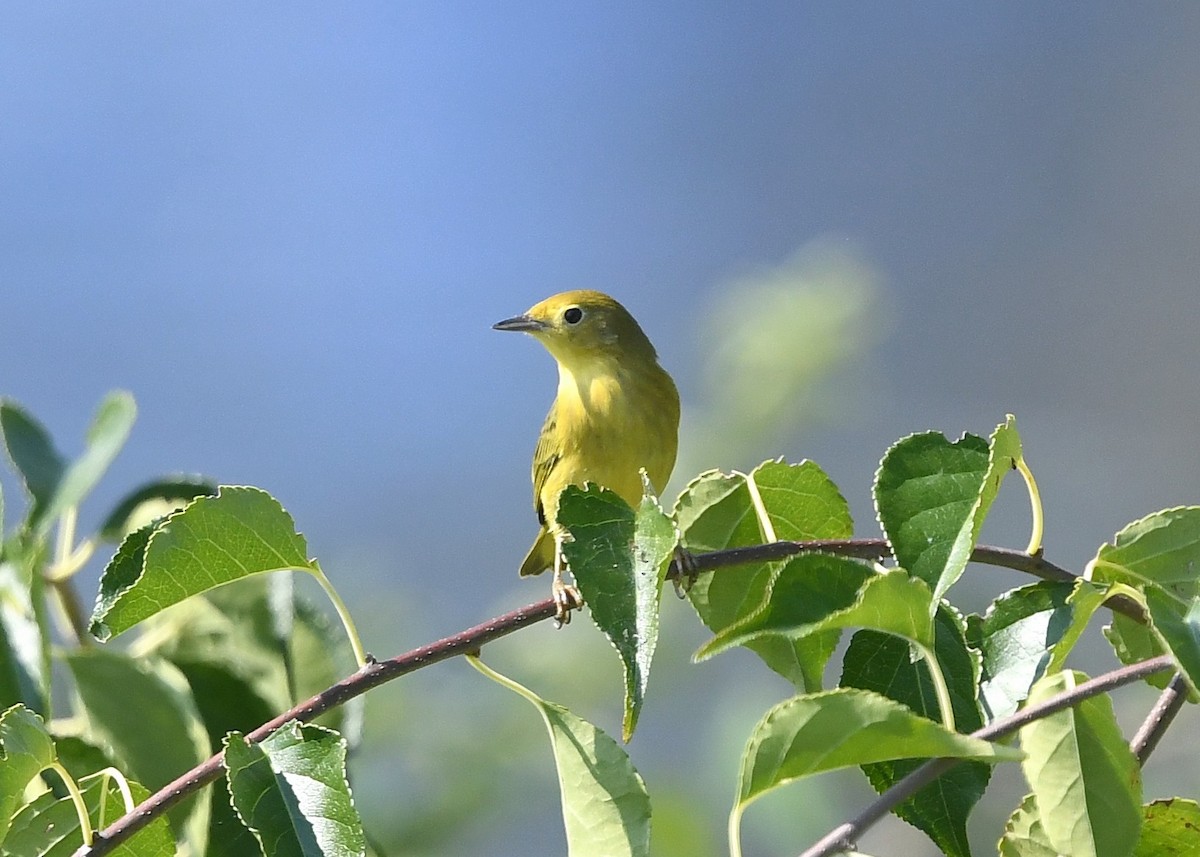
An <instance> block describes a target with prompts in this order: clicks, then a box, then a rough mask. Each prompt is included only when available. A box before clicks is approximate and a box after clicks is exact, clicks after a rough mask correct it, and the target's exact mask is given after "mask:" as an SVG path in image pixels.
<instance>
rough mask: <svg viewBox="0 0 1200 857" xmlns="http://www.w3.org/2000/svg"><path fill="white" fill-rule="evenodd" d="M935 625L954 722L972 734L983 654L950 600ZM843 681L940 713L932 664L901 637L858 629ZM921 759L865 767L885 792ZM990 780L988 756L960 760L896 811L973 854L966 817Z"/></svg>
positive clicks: (954, 848)
mask: <svg viewBox="0 0 1200 857" xmlns="http://www.w3.org/2000/svg"><path fill="white" fill-rule="evenodd" d="M935 631H936V634H935V643H934V652H935V655H936V657H937V661H938V663H939V664H940V665H941V669H942V672H943V674H944V675H945V677H946V684H947V686H948V688H949V690H950V698H951V704H952V707H953V709H954V722H955V726H956V728H957V730H958V731H959V732H964V733H965V732H973V731H975V730H976V729H978V728H980V727H981V726H983V718H982V716H981V715H980V712H979V706H978V705H977V704H976V702H975V699H976V693H977V688H978V681H979V667H978V663H977V659H976V656H975V655H974V654H973V653H972V652H971V651H970V650H968V649H967V644H966V639H965V636H964V628H963V621H962V618H961V617H960V616H959V615H958V613H957V612H955V611H954V610H953V608H951V607H949V606H948V605H946V604H943V605H942V606H941V608H940V609H939V610H938V613H937V616H936V617H935ZM841 684H842V686H843V687H853V688H858V689H860V690H870V691H874V692H876V693H879V694H882V695H883V696H886V697H887V698H888V699H893V700H895V701H896V702H899V703H902V704H903V705H905V706H906V707H907V708H909V710H911V711H913V712H914V713H916V714H920V715H922V716H924V717H928V718H930V719H931V720H936V719H938V718H939V717H940V710H939V707H938V701H937V694H936V692H935V690H934V687H933V684H932V681H931V678H930V675H929V668H928V665H927V664H926V663H925V662H924V661H914V660H913V658H912V655H911V649H910V647H909V645H908V644H907V643H906V642H905V641H904V640H902V639H900V638H899V637H894V636H891V635H889V634H883V633H880V632H878V631H859V632H858V633H856V634H855V635H854V637H853V638H852V639H851V640H850V647H849V648H848V649H847V650H846V657H845V659H844V660H843V671H842V681H841ZM920 764H921V763H920V762H919V761H916V760H913V759H901V760H897V761H887V762H875V763H873V764H870V765H864V766H863V772H864V773H865V774H866V775H867V778H868V779H869V780H870V781H871V785H872V786H873V787H874V789H875V790H876V791H877V792H880V793H882V792H884V791H886V790H887V789H889V788H891V787H892V786H893V785H895V784H896V783H897V782H899V781H900V780H901V779H903V778H904V777H905V776H907V775H908V774H910V773H912V772H913V771H914V770H916V769H917V768H918V767H920ZM990 778H991V768H990V767H989V766H988V765H986V764H984V763H982V762H966V763H964V764H961V765H956V766H955V767H953V768H951V769H950V770H949V771H947V772H946V773H944V774H942V775H941V776H940V777H938V778H937V779H936V780H934V781H933V782H932V783H930V784H929V785H927V786H925V787H924V788H923V789H921V790H920V791H919V792H917V793H916V794H915V795H913V796H912V797H910V798H908V799H907V800H905V801H903V802H902V803H900V804H898V805H897V806H896V808H895V809H894V810H893V812H895V813H896V815H898V816H899V817H900V818H903V819H904V820H905V821H907V822H908V823H909V824H911V825H913V826H914V827H916V828H918V829H919V830H922V831H924V832H925V833H926V834H927V835H928V836H929V838H930V839H932V840H933V841H934V842H935V843H937V845H938V847H939V848H940V849H941V850H942V853H943V854H947V855H951V857H958V855H969V854H970V853H971V849H970V845H969V843H968V840H967V818H968V816H969V815H970V814H971V810H972V809H973V808H974V806H975V804H976V803H978V802H979V799H980V798H981V797H982V796H983V792H984V789H985V788H987V784H988V780H989V779H990Z"/></svg>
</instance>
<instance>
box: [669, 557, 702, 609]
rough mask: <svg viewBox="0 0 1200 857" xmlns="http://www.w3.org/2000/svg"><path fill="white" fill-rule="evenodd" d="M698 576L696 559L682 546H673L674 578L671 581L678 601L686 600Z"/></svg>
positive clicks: (698, 570)
mask: <svg viewBox="0 0 1200 857" xmlns="http://www.w3.org/2000/svg"><path fill="white" fill-rule="evenodd" d="M699 576H700V569H699V568H698V567H697V566H696V558H695V557H693V556H692V554H691V551H689V550H688V549H687V548H685V547H684V546H683V545H675V577H674V578H672V580H671V584H672V585H673V586H674V587H675V595H676V596H677V597H679V598H680V599H684V598H687V596H688V593H689V592H691V591H692V586H693V585H694V584H695V583H696V578H697V577H699Z"/></svg>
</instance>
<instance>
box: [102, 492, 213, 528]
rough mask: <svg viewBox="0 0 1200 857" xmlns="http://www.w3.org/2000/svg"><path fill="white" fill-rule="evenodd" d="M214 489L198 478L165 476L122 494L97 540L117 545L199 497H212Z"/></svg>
mask: <svg viewBox="0 0 1200 857" xmlns="http://www.w3.org/2000/svg"><path fill="white" fill-rule="evenodd" d="M216 493H217V486H216V485H215V484H213V483H212V482H210V481H209V480H207V479H204V478H203V477H200V476H165V477H163V478H161V479H155V480H153V481H152V482H147V483H146V484H145V485H141V486H139V487H137V488H135V489H134V490H133V491H130V492H129V493H128V494H126V495H125V496H124V497H123V498H121V500H120V501H119V502H118V503H117V505H116V506H115V507H114V508H113V510H112V511H111V512H109V513H108V517H107V518H105V519H104V523H102V524H101V525H100V538H102V539H104V540H105V541H109V542H119V541H121V539H123V538H125V537H126V536H127V535H129V534H130V533H132V532H135V531H137V530H140V529H141V528H142V527H144V526H146V525H147V524H151V523H153V522H154V521H156V520H158V519H159V518H165V517H166V516H167V515H169V514H171V513H172V512H174V511H177V510H178V509H181V508H182V507H183V506H185V505H186V504H187V502H188V501H189V500H192V499H194V498H196V497H199V496H201V495H209V494H216Z"/></svg>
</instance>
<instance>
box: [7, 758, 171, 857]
mask: <svg viewBox="0 0 1200 857" xmlns="http://www.w3.org/2000/svg"><path fill="white" fill-rule="evenodd" d="M79 786H80V788H81V790H82V792H83V802H84V806H86V807H87V809H88V815H89V816H90V818H91V823H92V829H93V830H100V829H102V828H104V827H107V826H108V825H110V824H112V823H113V822H114V821H116V820H117V819H118V818H120V817H121V816H122V815H124V814H125V802H124V798H123V797H122V795H121V791H120V788H119V787H118V785H117V783H116V781H115V780H113V779H112V778H110V777H108V776H106V775H103V774H97V775H94V776H91V777H87V778H85V779H83V780H81V781H80V783H79ZM129 791H130V796H131V797H132V799H133V802H134V803H135V804H136V803H141V802H142V801H144V800H146V798H148V797H149V796H150V792H149V791H147V790H146V789H145V788H144V787H142V786H141V785H140V784H138V783H136V782H133V781H132V780H131V781H129ZM102 795H103V797H104V801H103V806H104V816H103V818H101V815H100V807H101V796H102ZM82 843H83V834H82V831H81V830H80V827H79V816H78V815H77V814H76V810H75V805H74V804H73V803H72V802H71V799H70V798H56V797H55V795H54V793H53V792H44V793H43V794H42V795H41V796H40V797H38V798H37V799H36V800H34V801H33V803H30V804H27V805H26V806H25V807H24V808H23V809H22V810H21V811H20V812H19V813H18V814H17V817H16V818H14V819H13V827H12V831H11V832H10V833H9V836H8V838H7V839H5V840H4V843H3V852H4V854H5V855H13V857H70V855H71V854H73V853H74V852H75V850H76V849H77V848H79V847H80V845H82ZM109 853H110V854H114V855H117V857H174V855H175V854H176V853H177V849H176V845H175V841H174V839H173V838H172V836H171V828H170V826H169V825H168V824H167V820H166V819H165V818H163V817H159V818H156V819H154V820H153V821H151V822H150V823H149V824H148V825H147V826H146V827H144V828H142V829H141V830H139V831H138V832H137V833H135V834H133V836H132V837H130V838H129V839H127V840H126V841H125V842H123V843H122V844H120V845H118V846H117V847H116V848H114V849H113V850H112V851H110V852H109Z"/></svg>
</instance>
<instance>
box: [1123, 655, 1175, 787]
mask: <svg viewBox="0 0 1200 857" xmlns="http://www.w3.org/2000/svg"><path fill="white" fill-rule="evenodd" d="M1187 696H1188V687H1187V682H1185V681H1184V680H1183V676H1182V675H1181V674H1179V673H1175V677H1174V678H1172V679H1171V683H1170V684H1168V685H1167V687H1166V690H1164V691H1163V692H1162V694H1160V695H1159V697H1158V701H1157V702H1155V703H1154V707H1153V708H1151V709H1150V713H1149V714H1148V715H1146V719H1145V721H1144V722H1143V723H1142V725H1141V726H1140V727H1139V728H1138V731H1137V734H1136V735H1134V736H1133V740H1132V741H1130V742H1129V746H1130V749H1132V750H1133V755H1134V756H1136V757H1137V760H1138V765H1141V766H1144V765H1145V764H1146V760H1147V759H1149V758H1150V754H1151V753H1153V752H1154V748H1155V747H1157V746H1158V742H1159V740H1161V739H1162V736H1163V734H1164V733H1165V732H1166V731H1167V727H1168V726H1170V725H1171V721H1172V720H1174V719H1175V715H1176V714H1178V713H1179V710H1180V709H1181V708H1183V704H1184V703H1185V702H1187Z"/></svg>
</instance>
